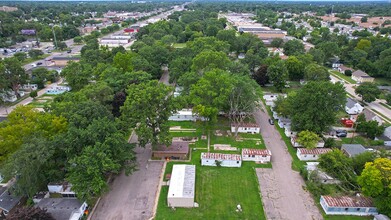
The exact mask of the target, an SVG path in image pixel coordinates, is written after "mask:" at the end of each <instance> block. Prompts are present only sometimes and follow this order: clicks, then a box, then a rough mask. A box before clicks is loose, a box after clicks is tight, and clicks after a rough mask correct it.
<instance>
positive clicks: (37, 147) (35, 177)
mask: <svg viewBox="0 0 391 220" xmlns="http://www.w3.org/2000/svg"><path fill="white" fill-rule="evenodd" d="M38 137H39V136H38ZM53 153H54V149H53V147H52V146H51V145H50V143H48V141H46V140H45V139H44V138H34V137H32V139H29V140H26V143H25V144H23V145H22V146H21V148H20V149H19V150H18V151H16V152H15V153H14V154H13V155H12V156H11V157H10V158H9V159H8V160H7V162H6V164H5V166H4V168H3V170H2V173H3V174H4V176H6V177H7V178H12V177H13V176H14V175H15V174H17V181H16V184H15V186H14V189H15V192H16V193H17V194H18V195H23V196H28V197H29V198H32V197H33V196H34V195H35V193H37V192H38V191H39V190H40V189H41V188H44V187H45V185H46V184H48V180H47V178H46V176H45V174H46V172H47V170H46V169H45V168H47V163H48V161H49V160H50V159H51V157H52V156H53Z"/></svg>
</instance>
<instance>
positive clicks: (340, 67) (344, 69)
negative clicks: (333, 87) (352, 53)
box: [337, 65, 353, 74]
mask: <svg viewBox="0 0 391 220" xmlns="http://www.w3.org/2000/svg"><path fill="white" fill-rule="evenodd" d="M337 70H338V71H339V72H340V73H343V74H345V71H346V70H350V71H352V72H353V69H352V68H350V67H347V66H345V65H341V66H339V67H337Z"/></svg>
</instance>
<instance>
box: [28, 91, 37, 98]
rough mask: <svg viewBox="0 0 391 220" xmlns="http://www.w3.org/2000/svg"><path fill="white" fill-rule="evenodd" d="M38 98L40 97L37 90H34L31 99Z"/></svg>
mask: <svg viewBox="0 0 391 220" xmlns="http://www.w3.org/2000/svg"><path fill="white" fill-rule="evenodd" d="M37 96H38V92H37V90H34V91H31V92H30V97H31V98H33V99H35V97H37Z"/></svg>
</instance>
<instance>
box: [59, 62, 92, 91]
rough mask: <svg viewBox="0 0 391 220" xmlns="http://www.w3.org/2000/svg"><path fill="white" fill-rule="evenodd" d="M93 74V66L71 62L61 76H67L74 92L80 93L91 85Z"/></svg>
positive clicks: (66, 78)
mask: <svg viewBox="0 0 391 220" xmlns="http://www.w3.org/2000/svg"><path fill="white" fill-rule="evenodd" d="M91 72H92V71H91V66H90V65H88V64H82V63H76V62H70V63H68V65H67V66H66V67H65V68H64V69H63V70H62V72H61V74H62V75H63V76H65V80H66V81H67V82H68V85H69V86H70V87H71V88H72V90H74V91H78V90H80V89H82V88H83V87H84V86H85V85H87V84H88V83H89V80H90V78H91V75H92V74H91Z"/></svg>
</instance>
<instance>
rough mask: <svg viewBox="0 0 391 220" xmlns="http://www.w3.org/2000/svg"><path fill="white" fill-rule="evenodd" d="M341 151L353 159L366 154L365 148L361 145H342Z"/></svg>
mask: <svg viewBox="0 0 391 220" xmlns="http://www.w3.org/2000/svg"><path fill="white" fill-rule="evenodd" d="M341 150H342V151H343V152H346V153H347V154H348V155H349V156H351V157H354V156H356V155H358V154H361V153H363V152H365V148H364V146H362V145H361V144H342V147H341Z"/></svg>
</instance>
